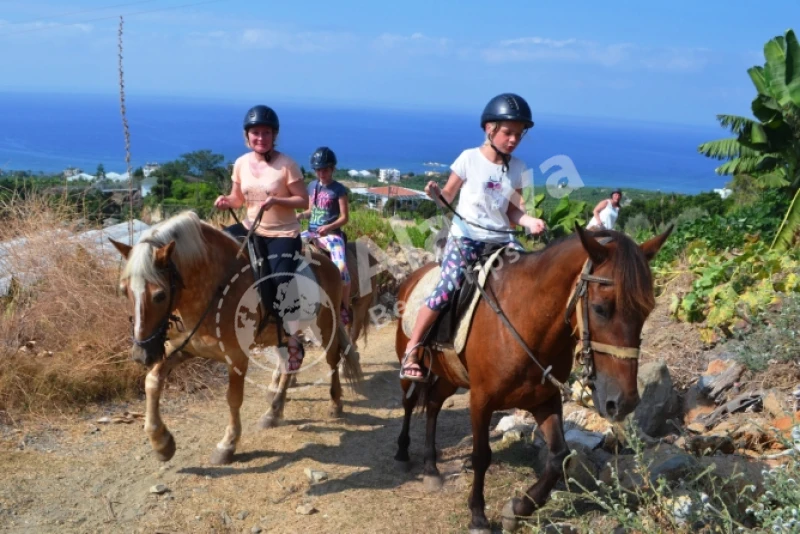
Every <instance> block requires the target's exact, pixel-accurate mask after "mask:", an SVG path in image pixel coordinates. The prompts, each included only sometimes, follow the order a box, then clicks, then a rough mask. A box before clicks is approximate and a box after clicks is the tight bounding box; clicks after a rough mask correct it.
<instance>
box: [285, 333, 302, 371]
mask: <svg viewBox="0 0 800 534" xmlns="http://www.w3.org/2000/svg"><path fill="white" fill-rule="evenodd" d="M290 339H293V340H294V341H295V342H296V343H297V345H292V344H287V345H286V352H287V353H288V354H289V357H288V358H287V360H286V371H287V372H289V373H296V372H297V371H299V370H300V366H301V365H303V358H305V357H306V349H305V347H303V343H302V342H301V341H300V340H299V339H297V338H296V337H294V336H292V337H291V338H290Z"/></svg>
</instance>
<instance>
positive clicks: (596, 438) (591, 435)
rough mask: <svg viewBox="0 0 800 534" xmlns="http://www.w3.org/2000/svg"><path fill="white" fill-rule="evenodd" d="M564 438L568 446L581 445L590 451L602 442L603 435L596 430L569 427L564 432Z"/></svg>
mask: <svg viewBox="0 0 800 534" xmlns="http://www.w3.org/2000/svg"><path fill="white" fill-rule="evenodd" d="M564 439H566V441H567V445H569V446H570V447H573V446H574V445H582V446H584V447H586V448H587V449H589V450H590V451H591V450H594V449H596V448H598V447H599V446H601V445H602V444H603V441H604V440H605V436H603V434H600V433H598V432H587V431H586V430H580V429H578V428H571V429H570V430H568V431H567V432H566V433H565V434H564Z"/></svg>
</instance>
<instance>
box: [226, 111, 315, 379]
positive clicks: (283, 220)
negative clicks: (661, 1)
mask: <svg viewBox="0 0 800 534" xmlns="http://www.w3.org/2000/svg"><path fill="white" fill-rule="evenodd" d="M279 129H280V123H279V121H278V115H277V114H276V113H275V111H273V110H272V108H269V107H267V106H255V107H253V108H251V109H250V110H249V111H248V112H247V115H245V118H244V137H245V144H246V145H247V147H248V148H249V149H251V152H249V153H247V154H245V155H243V156H241V157H240V158H239V159H237V160H236V163H235V164H234V166H233V176H232V180H233V187H232V189H231V193H230V194H229V195H221V196H220V197H219V198H217V200H216V201H215V202H214V207H216V208H217V209H220V210H225V209H229V208H233V209H238V208H240V207H242V206H243V205H246V206H247V216H246V217H245V219H244V221H242V224H236V225H233V226H230V227H228V228H226V230H227V231H228V232H229V233H231V234H233V235H235V236H238V237H245V236H246V235H247V232H248V230H249V229H250V228H251V227H252V226H253V224H257V226H256V228H255V230H254V232H253V234H254V236H253V237H254V240H255V249H256V252H257V254H258V256H259V258H261V259H262V260H263V261H262V262H261V272H259V273H258V277H257V279H258V280H259V281H260V282H259V292H260V293H261V299H262V302H263V303H264V306H265V308H266V311H267V313H272V314H273V315H274V316H275V318H276V319H277V321H278V324H280V325H282V326H283V328H284V329H285V330H286V332H287V333H288V334H289V335H290V337H289V342H288V358H287V360H288V371H290V372H292V371H297V370H298V369H300V365H301V364H302V362H303V357H304V356H305V352H304V350H303V345H302V343H301V342H300V340H299V339H298V337H297V334H298V333H299V323H298V322H297V321H296V320H291V318H288V319H286V320H284V318H282V317H281V316H280V315H279V314H278V310H279V309H281V307H280V302H276V300H277V298H276V297H277V294H278V288H279V287H280V286H281V285H283V284H285V283H287V282H292V280H293V275H294V272H295V268H296V266H297V258H298V257H299V255H300V247H301V240H300V223H299V222H298V221H297V217H296V216H295V210H296V209H304V208H305V207H306V206H308V194H307V193H306V188H305V185H304V183H303V176H302V175H301V173H300V168H299V167H298V166H297V163H295V162H294V160H292V158H290V157H289V156H287V155H286V154H283V153H281V152H278V151H277V150H275V140H276V139H277V137H278V131H279ZM262 207H263V208H264V212H263V214H262V216H261V219H260V220H259V221H256V218H257V216H258V212H259V211H260V210H261V208H262ZM293 285H294V284H291V283H290V284H288V285H287V288H290V287H292V286H293Z"/></svg>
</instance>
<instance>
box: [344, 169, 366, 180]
mask: <svg viewBox="0 0 800 534" xmlns="http://www.w3.org/2000/svg"><path fill="white" fill-rule="evenodd" d="M347 174H349V175H350V176H351V177H353V178H369V177H371V176H372V173H371V172H369V171H357V170H355V169H350V170H349V171H347Z"/></svg>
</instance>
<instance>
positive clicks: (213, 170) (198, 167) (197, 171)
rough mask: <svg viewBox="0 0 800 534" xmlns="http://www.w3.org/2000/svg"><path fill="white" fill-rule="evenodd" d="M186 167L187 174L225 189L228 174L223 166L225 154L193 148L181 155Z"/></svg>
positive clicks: (221, 189) (222, 189)
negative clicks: (192, 150)
mask: <svg viewBox="0 0 800 534" xmlns="http://www.w3.org/2000/svg"><path fill="white" fill-rule="evenodd" d="M181 159H182V160H183V162H185V163H186V165H187V167H188V171H187V174H191V175H193V176H196V177H198V178H202V179H203V180H204V181H206V182H208V183H211V184H213V185H214V186H215V187H216V188H217V189H219V190H220V191H224V190H225V189H227V188H228V187H229V186H228V181H229V178H230V175H229V174H228V171H227V170H226V168H225V167H224V166H223V164H222V162H223V161H225V156H223V155H222V154H215V153H213V152H211V151H210V150H195V151H194V152H189V153H187V154H183V155H182V156H181Z"/></svg>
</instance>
